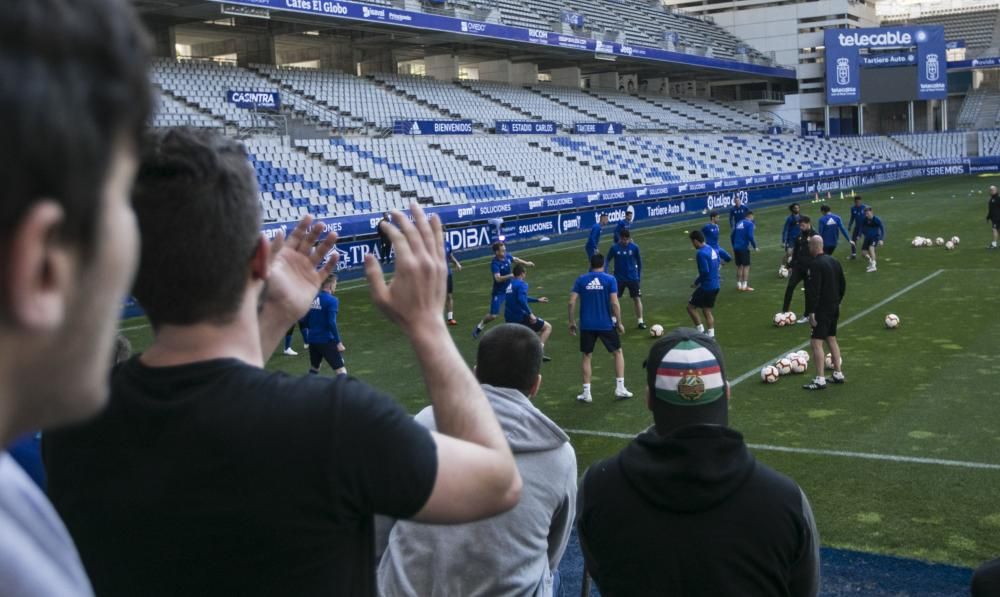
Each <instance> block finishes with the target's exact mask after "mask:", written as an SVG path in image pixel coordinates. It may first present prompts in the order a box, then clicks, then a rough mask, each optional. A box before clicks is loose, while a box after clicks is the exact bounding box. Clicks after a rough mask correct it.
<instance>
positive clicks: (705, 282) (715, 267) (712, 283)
mask: <svg viewBox="0 0 1000 597" xmlns="http://www.w3.org/2000/svg"><path fill="white" fill-rule="evenodd" d="M695 258H696V260H697V261H698V279H697V280H695V285H696V286H700V287H701V288H702V289H704V290H718V289H719V287H720V286H721V280H720V279H719V252H718V251H716V250H715V249H713V248H712V247H710V246H708V245H705V246H703V247H702V248H700V249H698V251H697V253H695Z"/></svg>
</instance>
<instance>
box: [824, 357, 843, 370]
mask: <svg viewBox="0 0 1000 597" xmlns="http://www.w3.org/2000/svg"><path fill="white" fill-rule="evenodd" d="M823 364H824V365H826V368H827V369H833V368H834V367H833V355H832V354H830V353H826V358H825V359H823ZM840 364H841V365H843V364H844V358H843V357H841V358H840Z"/></svg>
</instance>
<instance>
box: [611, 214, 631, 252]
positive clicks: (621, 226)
mask: <svg viewBox="0 0 1000 597" xmlns="http://www.w3.org/2000/svg"><path fill="white" fill-rule="evenodd" d="M634 217H635V211H633V209H632V208H631V207H629V208H627V209H626V210H625V219H624V220H622V221H621V222H618V225H617V226H615V234H614V239H613V240H614V244H616V245H617V244H618V239H619V238H621V234H622V230H628V231H630V232H631V230H632V218H634Z"/></svg>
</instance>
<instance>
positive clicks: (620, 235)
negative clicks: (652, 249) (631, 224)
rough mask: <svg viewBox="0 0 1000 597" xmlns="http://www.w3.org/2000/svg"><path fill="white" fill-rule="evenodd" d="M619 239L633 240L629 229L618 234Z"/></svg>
mask: <svg viewBox="0 0 1000 597" xmlns="http://www.w3.org/2000/svg"><path fill="white" fill-rule="evenodd" d="M618 238H619V239H622V238H632V233H631V232H629V229H628V228H625V229H623V230H622V231H621V232H619V233H618Z"/></svg>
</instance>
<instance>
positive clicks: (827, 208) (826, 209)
mask: <svg viewBox="0 0 1000 597" xmlns="http://www.w3.org/2000/svg"><path fill="white" fill-rule="evenodd" d="M819 210H820V211H821V212H823V213H825V214H828V213H830V206H829V205H827V204H825V203H824V204H823V205H820V206H819Z"/></svg>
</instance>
